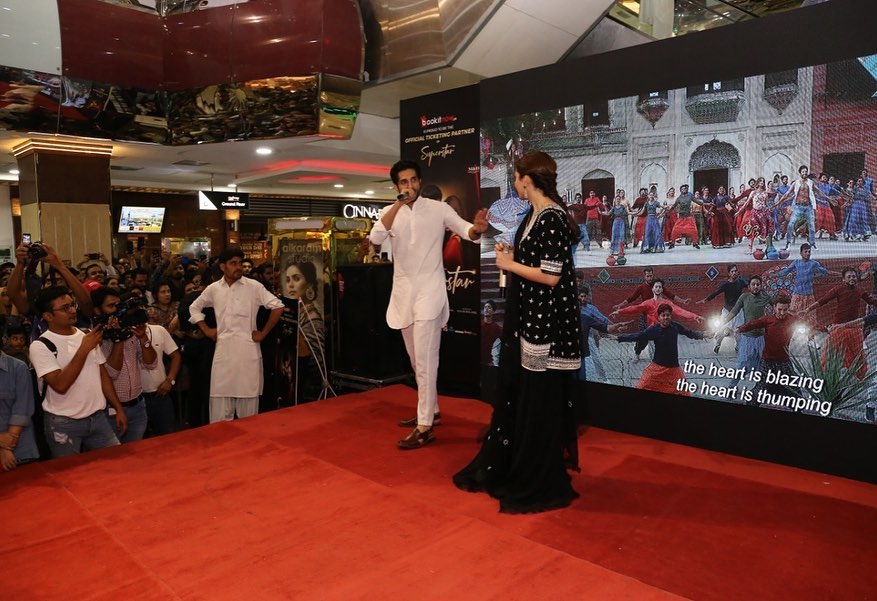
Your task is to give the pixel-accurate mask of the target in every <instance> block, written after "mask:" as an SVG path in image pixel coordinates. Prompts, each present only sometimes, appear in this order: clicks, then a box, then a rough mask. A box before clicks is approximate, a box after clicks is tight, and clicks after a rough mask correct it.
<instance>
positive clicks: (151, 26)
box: [58, 0, 164, 90]
mask: <svg viewBox="0 0 877 601" xmlns="http://www.w3.org/2000/svg"><path fill="white" fill-rule="evenodd" d="M58 17H59V19H60V22H61V64H62V70H63V73H64V75H66V76H67V77H76V78H79V79H88V80H91V81H98V82H106V83H113V84H118V85H125V86H131V87H135V88H149V89H153V90H154V89H158V88H161V87H162V82H163V81H164V66H163V62H164V61H163V48H162V30H161V20H160V19H159V18H158V17H157V16H156V15H153V14H150V13H147V12H143V11H138V10H132V9H130V8H123V7H121V6H115V5H113V4H109V3H106V2H98V1H96V0H59V2H58Z"/></svg>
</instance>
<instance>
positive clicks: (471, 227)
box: [369, 161, 488, 449]
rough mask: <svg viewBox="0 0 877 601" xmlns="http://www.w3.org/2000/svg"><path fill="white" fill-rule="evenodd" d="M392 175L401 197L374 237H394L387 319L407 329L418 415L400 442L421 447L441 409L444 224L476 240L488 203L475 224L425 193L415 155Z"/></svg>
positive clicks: (404, 332) (431, 437) (406, 446)
mask: <svg viewBox="0 0 877 601" xmlns="http://www.w3.org/2000/svg"><path fill="white" fill-rule="evenodd" d="M390 178H391V179H392V180H393V185H394V186H395V187H396V190H397V191H398V192H399V197H398V199H397V200H396V202H395V203H393V204H392V205H390V206H388V207H385V208H384V209H383V210H382V211H381V215H380V218H379V219H378V220H377V222H376V223H375V225H374V227H373V228H372V231H371V234H370V235H369V239H370V241H371V243H372V244H374V245H380V244H382V243H383V242H384V241H385V240H386V239H387V237H389V238H390V243H391V245H392V250H393V292H392V294H391V296H390V305H389V307H388V308H387V324H388V325H389V326H390V327H391V328H393V329H396V330H401V331H402V339H403V340H404V341H405V349H406V350H407V351H408V357H409V358H410V359H411V366H412V367H413V368H414V373H415V376H416V379H417V417H416V418H415V419H407V420H402V421H401V422H399V424H400V425H402V426H414V429H413V430H412V431H411V433H410V434H409V435H408V436H406V437H405V438H403V439H402V440H400V441H399V443H398V444H399V448H401V449H418V448H420V447H422V446H425V445H427V444H429V443H430V442H432V441H433V440H435V435H434V434H433V431H432V427H433V424H434V422H435V419H436V414H437V413H438V409H439V408H438V393H437V390H436V379H437V377H438V362H439V344H440V342H441V333H442V328H444V327H445V325H446V324H447V322H448V317H449V307H448V293H447V283H446V281H447V280H446V276H445V270H444V266H443V264H442V243H443V241H444V234H445V229H449V230H451V231H452V232H454V233H455V234H457V235H459V236H460V237H461V238H462V239H464V240H469V241H477V240H479V239H480V238H481V234H482V233H483V232H485V231H486V230H487V228H488V223H487V209H481V210H480V211H478V213H477V214H476V215H475V220H474V221H475V223H474V224H472V223H469V222H468V221H466V220H465V219H463V218H462V217H460V216H459V215H457V213H456V211H454V209H453V208H452V207H451V206H450V205H448V204H446V203H444V202H441V201H436V200H431V199H429V198H425V197H421V196H420V186H421V180H420V165H418V164H417V163H415V162H412V161H399V162H398V163H396V164H395V165H393V167H392V168H391V169H390ZM472 369H478V366H477V365H473V366H472Z"/></svg>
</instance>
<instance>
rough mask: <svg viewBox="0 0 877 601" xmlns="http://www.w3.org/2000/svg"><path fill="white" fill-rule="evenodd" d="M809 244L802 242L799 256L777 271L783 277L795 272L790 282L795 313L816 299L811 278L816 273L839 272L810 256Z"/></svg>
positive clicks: (792, 309)
mask: <svg viewBox="0 0 877 601" xmlns="http://www.w3.org/2000/svg"><path fill="white" fill-rule="evenodd" d="M811 248H812V247H811V245H810V244H808V243H806V242H805V243H804V244H802V245H801V258H800V259H795V260H794V261H792V262H791V263H789V264H788V265H786V266H785V267H783V268H782V269H780V270H779V271H778V272H777V277H785V276H787V275H789V274H790V273H792V272H793V271H794V272H795V280H794V282H793V283H792V306H791V311H792V313H797V312H798V311H801V310H803V309H805V308H806V307H809V306H810V305H812V304H813V302H814V301H815V300H816V299H815V298H814V296H813V280H814V278H816V276H818V275H829V274H832V275H836V276H839V277H840V275H841V274H840V273H838V272H832V271H829V270H828V269H826V268H825V267H823V266H822V263H820V262H819V261H815V260H813V259H811V258H810V253H811Z"/></svg>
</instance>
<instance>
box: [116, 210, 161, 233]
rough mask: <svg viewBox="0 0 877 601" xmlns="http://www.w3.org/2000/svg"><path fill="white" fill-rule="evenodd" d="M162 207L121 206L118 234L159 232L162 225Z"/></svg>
mask: <svg viewBox="0 0 877 601" xmlns="http://www.w3.org/2000/svg"><path fill="white" fill-rule="evenodd" d="M164 212H165V208H164V207H122V213H121V215H120V216H119V233H120V234H160V233H161V228H162V226H163V225H164Z"/></svg>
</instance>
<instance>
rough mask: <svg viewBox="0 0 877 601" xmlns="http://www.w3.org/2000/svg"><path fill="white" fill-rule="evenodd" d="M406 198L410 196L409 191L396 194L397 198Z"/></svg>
mask: <svg viewBox="0 0 877 601" xmlns="http://www.w3.org/2000/svg"><path fill="white" fill-rule="evenodd" d="M406 198H408V192H402V193H401V194H399V195H398V196H396V200H405V199H406Z"/></svg>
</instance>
